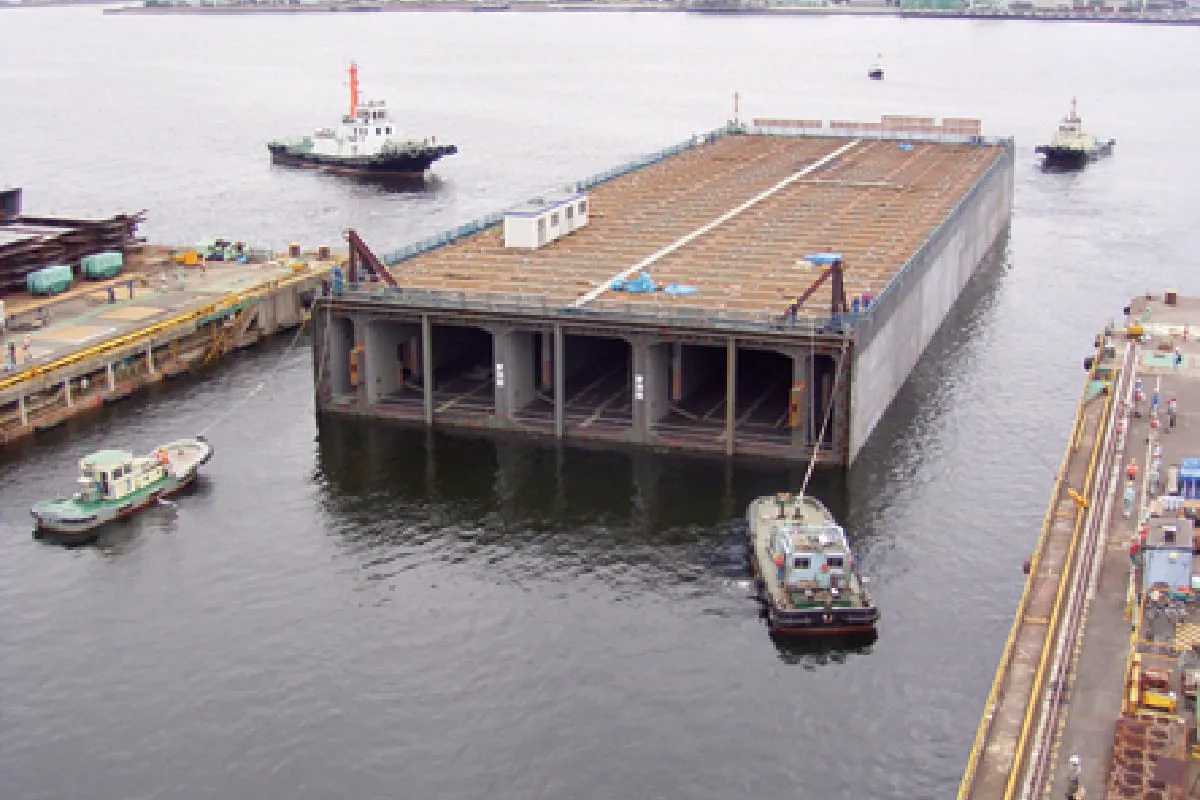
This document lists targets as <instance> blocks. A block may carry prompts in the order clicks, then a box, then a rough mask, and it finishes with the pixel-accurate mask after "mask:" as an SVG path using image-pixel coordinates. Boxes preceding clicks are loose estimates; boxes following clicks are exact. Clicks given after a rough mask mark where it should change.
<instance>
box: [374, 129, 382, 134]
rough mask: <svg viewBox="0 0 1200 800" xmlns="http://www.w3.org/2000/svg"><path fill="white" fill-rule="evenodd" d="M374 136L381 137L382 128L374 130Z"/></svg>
mask: <svg viewBox="0 0 1200 800" xmlns="http://www.w3.org/2000/svg"><path fill="white" fill-rule="evenodd" d="M375 135H376V136H382V135H383V128H376V129H375Z"/></svg>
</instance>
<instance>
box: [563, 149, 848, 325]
mask: <svg viewBox="0 0 1200 800" xmlns="http://www.w3.org/2000/svg"><path fill="white" fill-rule="evenodd" d="M861 141H862V140H861V139H855V140H854V141H852V142H849V143H847V144H844V145H842V146H841V147H839V148H838V149H837V150H834V151H833V152H832V153H829V154H828V155H825V156H822V157H821V158H819V159H817V160H816V161H814V162H813V163H811V164H809V165H808V166H807V167H805V168H804V169H802V170H800V171H799V172H796V173H793V174H791V175H789V176H787V177H786V178H784V179H783V180H781V181H780V182H779V183H777V184H775V185H774V186H772V187H771V188H769V189H766V190H765V191H763V192H760V193H759V194H757V195H755V196H754V197H751V198H750V199H749V200H747V201H746V202H744V203H742V204H741V205H740V206H738V207H737V208H732V209H730V210H729V211H726V212H725V213H724V214H722V215H721V216H719V217H717V218H716V219H714V220H713V221H712V222H708V223H705V224H704V225H702V226H700V227H699V228H697V229H696V230H694V231H692V232H691V233H689V234H687V235H686V236H684V237H682V238H680V239H676V240H675V241H673V242H671V243H670V244H669V245H667V246H666V247H664V248H662V249H661V250H659V251H657V252H655V253H652V254H651V255H648V256H646V257H645V258H643V259H642V260H641V261H639V262H638V263H636V264H634V265H633V266H632V267H630V268H629V269H627V270H625V271H624V272H618V273H617V274H616V275H613V276H612V277H611V278H609V279H608V280H606V281H605V282H604V283H602V284H600V285H599V286H596V287H595V288H593V289H592V290H590V291H589V292H588V293H587V294H585V295H583V296H582V297H579V298H577V299H576V300H575V302H573V303H571V305H570V308H582V307H583V306H585V305H587V304H588V303H590V302H592V301H593V300H595V299H596V298H597V297H599V296H600V295H602V294H604V292H606V291H608V287H610V286H612V284H613V281H623V280H626V279H627V278H629V277H630V276H631V275H633V274H634V273H635V272H641V271H642V270H644V269H645V268H646V267H648V266H650V265H651V264H653V263H654V262H656V261H660V260H662V259H663V258H666V257H667V256H669V255H671V253H674V252H675V251H676V250H678V249H679V248H681V247H686V246H687V245H688V244H691V243H692V242H693V241H695V240H696V239H698V238H700V237H701V236H703V235H704V234H706V233H708V232H709V231H711V230H712V229H713V228H716V227H717V226H718V225H723V224H724V223H726V222H728V221H729V220H731V219H733V218H734V217H736V216H737V215H738V214H741V213H742V212H743V211H745V210H746V209H748V208H753V207H754V206H756V205H758V204H759V203H761V202H762V201H763V200H766V199H767V198H768V197H770V196H771V195H773V194H776V193H777V192H780V191H782V190H783V189H786V188H787V187H788V186H791V185H792V184H793V183H795V182H796V181H798V180H800V179H801V178H803V177H804V176H805V175H809V174H811V173H813V172H815V171H816V170H818V169H820V168H821V167H823V166H825V165H826V164H828V163H829V162H830V161H833V160H834V159H835V158H837V157H838V156H840V155H842V154H843V153H845V152H846V151H847V150H849V149H850V148H852V147H854V146H855V145H857V144H858V143H859V142H861Z"/></svg>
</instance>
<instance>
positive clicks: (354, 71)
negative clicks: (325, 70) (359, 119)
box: [350, 61, 358, 117]
mask: <svg viewBox="0 0 1200 800" xmlns="http://www.w3.org/2000/svg"><path fill="white" fill-rule="evenodd" d="M356 113H358V64H355V63H354V62H353V61H351V62H350V116H352V117H353V116H354V115H355V114H356Z"/></svg>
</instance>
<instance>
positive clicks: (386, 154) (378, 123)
mask: <svg viewBox="0 0 1200 800" xmlns="http://www.w3.org/2000/svg"><path fill="white" fill-rule="evenodd" d="M267 149H268V150H269V151H270V152H271V162H272V163H274V164H279V165H282V166H289V167H309V168H312V169H319V170H325V171H328V172H336V173H342V174H348V175H364V176H371V177H380V178H421V177H423V176H424V175H425V171H426V170H428V169H429V166H430V165H431V164H432V163H433V162H434V161H437V160H438V159H439V158H442V157H443V156H449V155H454V154H455V153H457V152H458V148H457V147H456V146H455V145H452V144H438V143H437V139H436V138H429V139H423V140H416V139H405V138H402V137H401V136H400V132H399V128H398V127H397V126H396V124H395V122H394V120H392V118H391V115H390V114H389V113H388V109H387V104H386V103H385V102H384V101H383V100H363V99H361V98H360V97H359V91H358V65H357V64H353V63H351V64H350V113H348V114H346V115H345V116H344V117H342V121H341V124H339V125H338V127H336V128H321V129H319V130H317V131H314V132H313V134H312V135H311V136H304V137H302V138H299V139H277V140H274V141H271V142H268V143H267Z"/></svg>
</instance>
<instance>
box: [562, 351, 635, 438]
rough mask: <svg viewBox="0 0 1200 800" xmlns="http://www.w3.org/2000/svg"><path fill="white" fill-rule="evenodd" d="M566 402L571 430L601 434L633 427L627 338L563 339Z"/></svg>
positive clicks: (629, 358) (566, 417)
mask: <svg viewBox="0 0 1200 800" xmlns="http://www.w3.org/2000/svg"><path fill="white" fill-rule="evenodd" d="M563 339H564V341H563V350H564V353H563V399H564V410H565V424H566V426H567V427H568V428H574V429H577V430H589V431H592V432H601V431H603V430H605V429H613V430H616V431H620V430H626V429H628V428H629V427H630V426H631V425H632V424H633V404H632V397H631V395H632V390H631V381H632V369H633V349H632V347H630V345H629V342H627V341H625V340H624V339H616V338H609V337H602V336H578V335H566V336H564V337H563Z"/></svg>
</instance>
